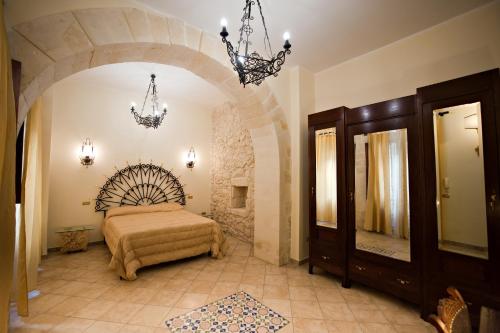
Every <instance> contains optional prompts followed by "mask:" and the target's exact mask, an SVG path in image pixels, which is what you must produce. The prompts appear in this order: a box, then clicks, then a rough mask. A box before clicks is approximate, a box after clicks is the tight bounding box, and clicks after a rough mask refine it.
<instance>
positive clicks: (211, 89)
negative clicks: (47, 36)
mask: <svg viewBox="0 0 500 333" xmlns="http://www.w3.org/2000/svg"><path fill="white" fill-rule="evenodd" d="M152 73H154V74H156V80H155V81H156V84H157V88H158V96H159V98H160V101H161V103H164V102H166V103H167V104H168V103H169V101H170V100H180V101H184V102H189V103H194V104H197V105H199V106H201V107H204V108H207V109H212V108H213V107H215V106H219V105H221V104H222V103H224V102H225V101H228V98H227V97H226V96H225V95H224V94H223V93H222V92H221V91H220V90H219V89H218V88H216V87H215V86H213V85H212V84H210V83H209V82H208V81H206V80H205V79H202V78H200V77H199V76H196V75H195V74H193V73H192V72H190V71H187V70H185V69H182V68H179V67H174V66H167V65H162V64H153V63H142V62H127V63H121V64H113V65H105V66H99V67H95V68H91V69H88V70H85V71H82V72H79V73H76V74H73V75H71V76H70V77H68V78H66V79H64V80H63V81H62V82H63V83H64V82H70V81H77V82H79V83H85V82H87V83H89V84H93V85H95V86H97V87H98V86H102V85H105V86H109V87H113V88H116V89H119V90H122V91H126V92H130V93H131V96H134V97H131V99H134V102H136V103H137V104H140V103H142V100H143V99H144V96H145V94H146V89H147V87H148V85H149V81H150V80H151V79H150V76H151V74H152ZM137 98H139V100H137ZM130 102H132V100H131V101H130Z"/></svg>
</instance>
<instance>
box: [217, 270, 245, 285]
mask: <svg viewBox="0 0 500 333" xmlns="http://www.w3.org/2000/svg"><path fill="white" fill-rule="evenodd" d="M242 277H243V273H237V272H222V274H221V275H220V277H219V281H218V282H237V283H240V281H241V278H242Z"/></svg>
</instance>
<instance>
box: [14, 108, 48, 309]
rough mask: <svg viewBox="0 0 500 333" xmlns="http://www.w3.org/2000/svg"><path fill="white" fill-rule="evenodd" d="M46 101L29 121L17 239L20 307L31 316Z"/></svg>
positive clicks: (38, 249)
mask: <svg viewBox="0 0 500 333" xmlns="http://www.w3.org/2000/svg"><path fill="white" fill-rule="evenodd" d="M41 109H42V102H41V99H40V98H39V99H38V100H37V101H36V102H35V104H34V105H33V107H32V108H31V109H30V111H29V113H28V117H27V118H26V124H25V136H24V158H23V180H22V181H23V183H22V194H21V218H20V225H19V238H18V240H17V249H16V250H17V251H16V252H17V258H18V262H17V291H18V293H17V294H18V296H17V308H18V313H19V314H20V315H23V316H26V315H28V304H27V303H28V302H27V294H28V292H29V291H31V290H34V289H35V288H36V285H37V272H38V266H39V264H40V258H41V250H42V249H41V246H42V243H41V241H42V235H41V233H42V110H41Z"/></svg>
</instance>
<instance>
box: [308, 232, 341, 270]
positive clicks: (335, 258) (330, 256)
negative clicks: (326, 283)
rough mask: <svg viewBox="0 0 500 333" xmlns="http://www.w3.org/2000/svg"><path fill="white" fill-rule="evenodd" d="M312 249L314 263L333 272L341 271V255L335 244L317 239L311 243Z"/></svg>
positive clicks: (311, 256)
mask: <svg viewBox="0 0 500 333" xmlns="http://www.w3.org/2000/svg"><path fill="white" fill-rule="evenodd" d="M311 250H312V251H311V253H310V260H311V263H312V264H313V265H316V266H319V267H321V268H323V269H326V270H327V271H330V272H332V273H337V274H339V273H341V271H340V270H341V267H342V265H341V260H340V258H341V256H340V253H338V250H337V249H336V247H335V246H333V245H332V244H328V243H327V242H322V241H318V240H315V241H313V242H312V243H311Z"/></svg>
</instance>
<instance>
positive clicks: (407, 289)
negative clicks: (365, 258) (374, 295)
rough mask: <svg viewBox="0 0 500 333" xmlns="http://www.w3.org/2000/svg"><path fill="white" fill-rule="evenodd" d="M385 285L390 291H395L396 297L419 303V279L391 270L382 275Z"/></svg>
mask: <svg viewBox="0 0 500 333" xmlns="http://www.w3.org/2000/svg"><path fill="white" fill-rule="evenodd" d="M382 278H383V281H384V284H386V285H387V286H388V288H389V289H391V290H394V291H393V292H394V293H395V294H396V295H400V296H401V297H403V298H405V299H408V300H411V301H418V291H419V289H418V279H417V278H416V277H413V276H409V275H407V274H401V273H399V272H394V271H391V270H385V271H384V272H383V274H382Z"/></svg>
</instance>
